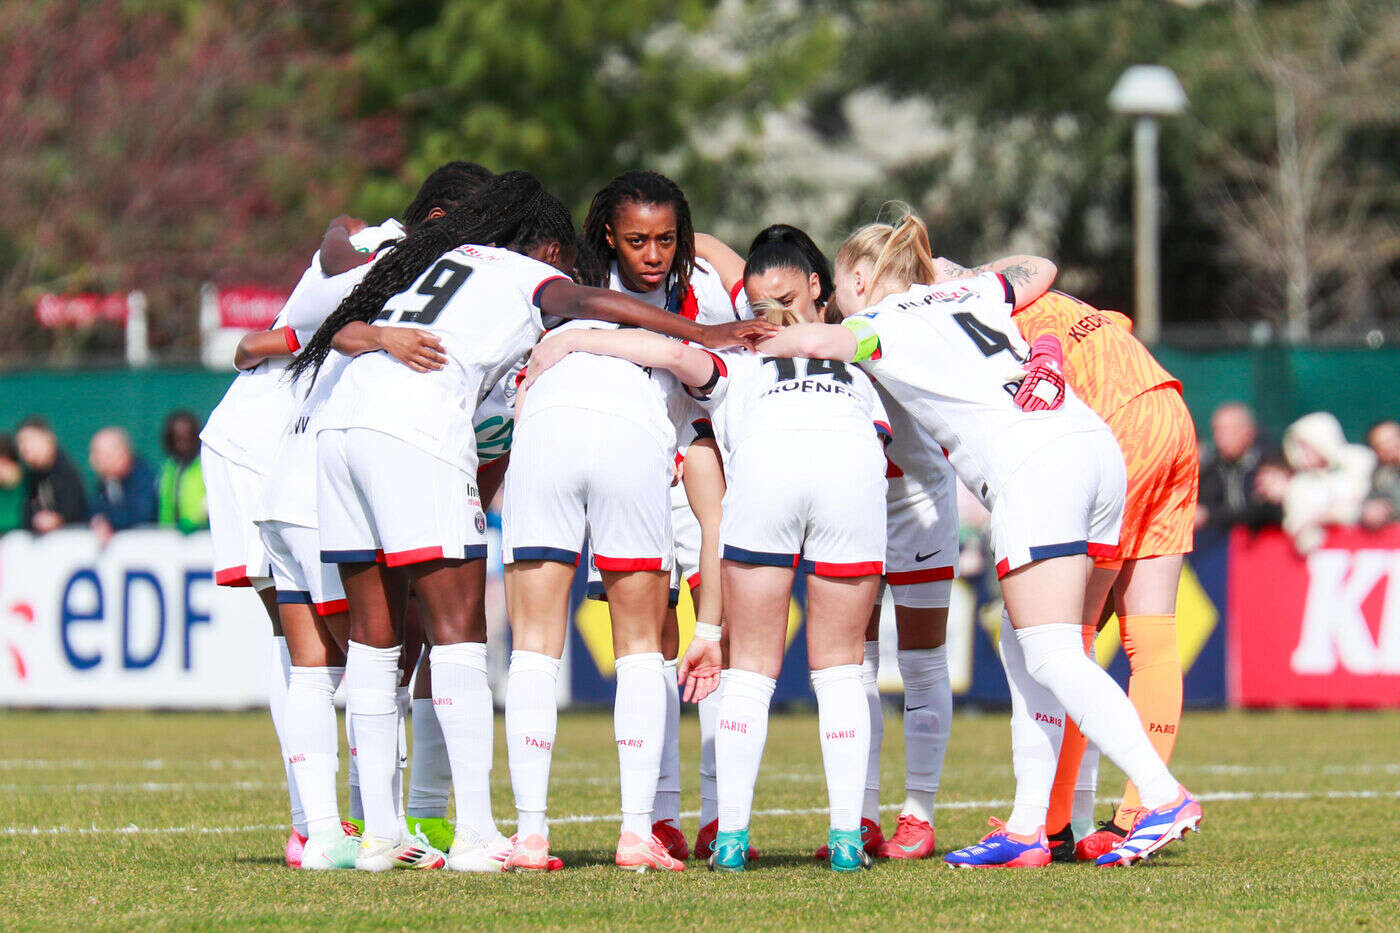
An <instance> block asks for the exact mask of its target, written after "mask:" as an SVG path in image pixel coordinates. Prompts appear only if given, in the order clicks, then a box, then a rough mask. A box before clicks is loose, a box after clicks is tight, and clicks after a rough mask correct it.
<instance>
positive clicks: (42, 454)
mask: <svg viewBox="0 0 1400 933" xmlns="http://www.w3.org/2000/svg"><path fill="white" fill-rule="evenodd" d="M15 443H16V445H17V446H18V447H19V457H20V460H21V461H22V462H23V463H24V468H25V476H24V525H25V527H26V528H28V529H29V530H30V531H33V532H35V533H36V534H43V533H45V532H49V531H53V530H54V529H56V528H62V527H63V526H64V525H74V524H82V523H84V522H86V521H87V517H88V506H87V496H85V495H84V494H83V480H82V477H80V476H79V475H78V470H77V468H75V467H74V466H73V462H72V461H71V460H69V459H68V455H67V454H65V453H64V452H63V451H62V450H60V449H59V447H58V438H56V437H55V436H54V433H53V429H52V428H51V427H49V423H48V422H47V421H45V420H44V419H42V418H38V417H30V418H26V419H24V420H23V421H21V422H20V425H19V430H18V431H16V432H15Z"/></svg>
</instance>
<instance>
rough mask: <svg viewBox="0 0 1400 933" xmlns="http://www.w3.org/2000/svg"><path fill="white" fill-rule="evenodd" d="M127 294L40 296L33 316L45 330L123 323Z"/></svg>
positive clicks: (126, 308)
mask: <svg viewBox="0 0 1400 933" xmlns="http://www.w3.org/2000/svg"><path fill="white" fill-rule="evenodd" d="M127 310H128V307H127V295H126V293H125V292H121V293H119V294H115V295H93V294H84V295H51V294H46V295H40V296H39V300H38V302H36V303H35V305H34V316H35V317H36V318H38V319H39V323H40V324H42V325H43V326H45V327H64V326H71V325H78V326H81V325H85V324H92V323H94V322H95V321H112V322H114V323H117V324H121V323H124V322H125V321H126V314H127Z"/></svg>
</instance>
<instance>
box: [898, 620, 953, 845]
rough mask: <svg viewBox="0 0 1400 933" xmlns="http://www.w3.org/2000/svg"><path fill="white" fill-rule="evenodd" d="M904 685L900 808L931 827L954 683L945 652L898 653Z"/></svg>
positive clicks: (939, 649) (950, 723)
mask: <svg viewBox="0 0 1400 933" xmlns="http://www.w3.org/2000/svg"><path fill="white" fill-rule="evenodd" d="M898 658H899V676H900V678H901V679H903V681H904V794H905V797H904V807H903V809H902V810H901V811H900V812H901V813H904V814H908V815H910V816H913V817H915V818H917V819H920V820H923V821H924V822H925V823H928V824H929V825H930V826H932V825H933V801H934V797H936V796H937V795H938V784H939V782H940V781H941V780H942V778H943V758H944V755H945V754H946V753H947V751H948V734H949V733H950V732H951V731H952V727H953V684H952V681H951V680H949V679H948V648H947V646H946V645H939V646H938V647H937V648H911V649H908V650H904V651H900V652H899V653H898Z"/></svg>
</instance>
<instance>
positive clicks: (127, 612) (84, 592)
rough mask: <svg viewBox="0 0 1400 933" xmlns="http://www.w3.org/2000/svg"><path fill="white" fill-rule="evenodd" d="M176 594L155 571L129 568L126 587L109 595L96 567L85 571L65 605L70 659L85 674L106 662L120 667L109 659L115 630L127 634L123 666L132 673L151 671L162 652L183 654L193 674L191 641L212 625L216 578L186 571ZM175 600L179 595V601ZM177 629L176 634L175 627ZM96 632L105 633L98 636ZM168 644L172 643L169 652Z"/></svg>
mask: <svg viewBox="0 0 1400 933" xmlns="http://www.w3.org/2000/svg"><path fill="white" fill-rule="evenodd" d="M179 577H180V581H181V582H180V585H179V589H178V591H177V592H175V593H167V592H166V590H165V587H164V586H163V585H162V584H161V580H160V577H159V576H157V575H156V573H155V572H154V571H152V570H144V569H143V570H137V569H128V570H125V571H123V572H122V574H121V583H120V584H118V585H117V586H116V587H115V588H114V589H115V592H111V593H109V592H108V591H107V589H106V588H104V587H103V585H102V578H101V577H100V576H98V574H97V571H96V570H94V569H92V568H87V567H85V568H83V569H81V570H78V571H77V572H75V573H74V574H73V575H72V576H71V577H69V578H68V582H67V583H66V584H65V585H64V587H63V595H62V597H61V599H60V605H59V623H58V628H59V639H60V642H61V644H62V646H63V654H64V657H66V658H67V659H68V663H69V664H71V665H72V666H73V667H74V668H75V669H77V670H80V671H85V670H89V669H91V668H94V667H97V666H98V665H99V664H102V663H103V662H104V660H105V661H106V662H107V663H117V660H118V659H117V658H116V657H108V656H107V653H106V652H105V651H104V649H103V647H102V646H103V644H104V643H105V644H110V642H111V636H110V634H109V633H110V631H111V629H112V626H114V625H116V626H118V628H119V631H120V632H121V635H120V638H119V641H120V650H119V652H116V653H117V654H119V655H120V663H121V666H122V667H124V668H126V669H128V670H140V669H142V668H147V667H150V666H151V665H152V664H154V663H155V662H156V660H157V659H158V658H159V657H160V656H161V652H162V651H166V650H170V649H171V648H176V647H177V646H178V650H179V651H180V666H181V668H182V669H184V670H187V671H188V670H190V669H191V668H192V667H193V665H192V661H191V659H192V650H191V639H192V637H193V630H194V629H195V628H196V627H197V626H207V625H208V624H209V623H210V621H211V620H212V616H210V614H209V609H208V605H209V596H210V594H209V592H208V590H209V589H210V588H211V587H213V585H214V575H213V574H212V573H211V572H210V571H209V570H185V571H183V572H182V573H180V574H179ZM171 597H174V599H173V601H172V599H171ZM172 622H173V623H174V625H175V627H176V629H177V631H175V632H171V631H170V628H171V623H172ZM94 629H97V630H98V631H100V632H101V634H99V635H97V637H93V635H94V634H95V633H94ZM167 642H169V643H170V645H169V648H167Z"/></svg>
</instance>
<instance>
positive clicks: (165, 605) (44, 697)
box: [0, 529, 272, 709]
mask: <svg viewBox="0 0 1400 933" xmlns="http://www.w3.org/2000/svg"><path fill="white" fill-rule="evenodd" d="M211 563H212V547H211V544H210V540H209V534H208V533H207V532H203V533H199V534H193V535H188V536H187V535H182V534H179V533H178V532H174V531H168V530H156V529H152V530H142V531H128V532H122V533H120V534H118V535H116V536H114V537H113V538H112V539H111V541H110V542H109V543H108V544H107V546H106V547H102V548H99V546H98V543H97V541H96V539H95V537H94V536H93V535H92V534H90V533H89V532H87V531H77V530H75V531H57V532H53V533H51V534H48V535H44V536H42V537H34V536H31V535H29V534H25V533H23V532H16V533H12V534H9V535H6V536H5V537H4V538H0V607H3V609H5V610H6V612H4V613H3V615H0V618H3V621H0V642H3V655H0V657H3V658H4V659H5V660H6V661H7V662H8V663H7V664H6V665H5V669H4V670H3V672H0V703H8V704H12V705H28V706H116V707H122V706H130V707H170V708H180V709H188V708H199V707H205V708H229V707H234V708H237V707H248V706H258V705H263V704H265V703H266V702H267V694H266V684H267V676H266V673H267V666H268V664H269V663H270V662H271V659H272V656H271V650H272V640H271V628H272V627H271V625H270V624H269V622H268V619H267V613H266V611H265V610H264V608H263V606H262V602H261V600H260V599H259V598H258V595H257V594H256V593H255V592H253V591H252V590H250V589H247V588H243V589H229V588H226V587H219V586H215V585H214V575H213V570H212V567H211Z"/></svg>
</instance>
